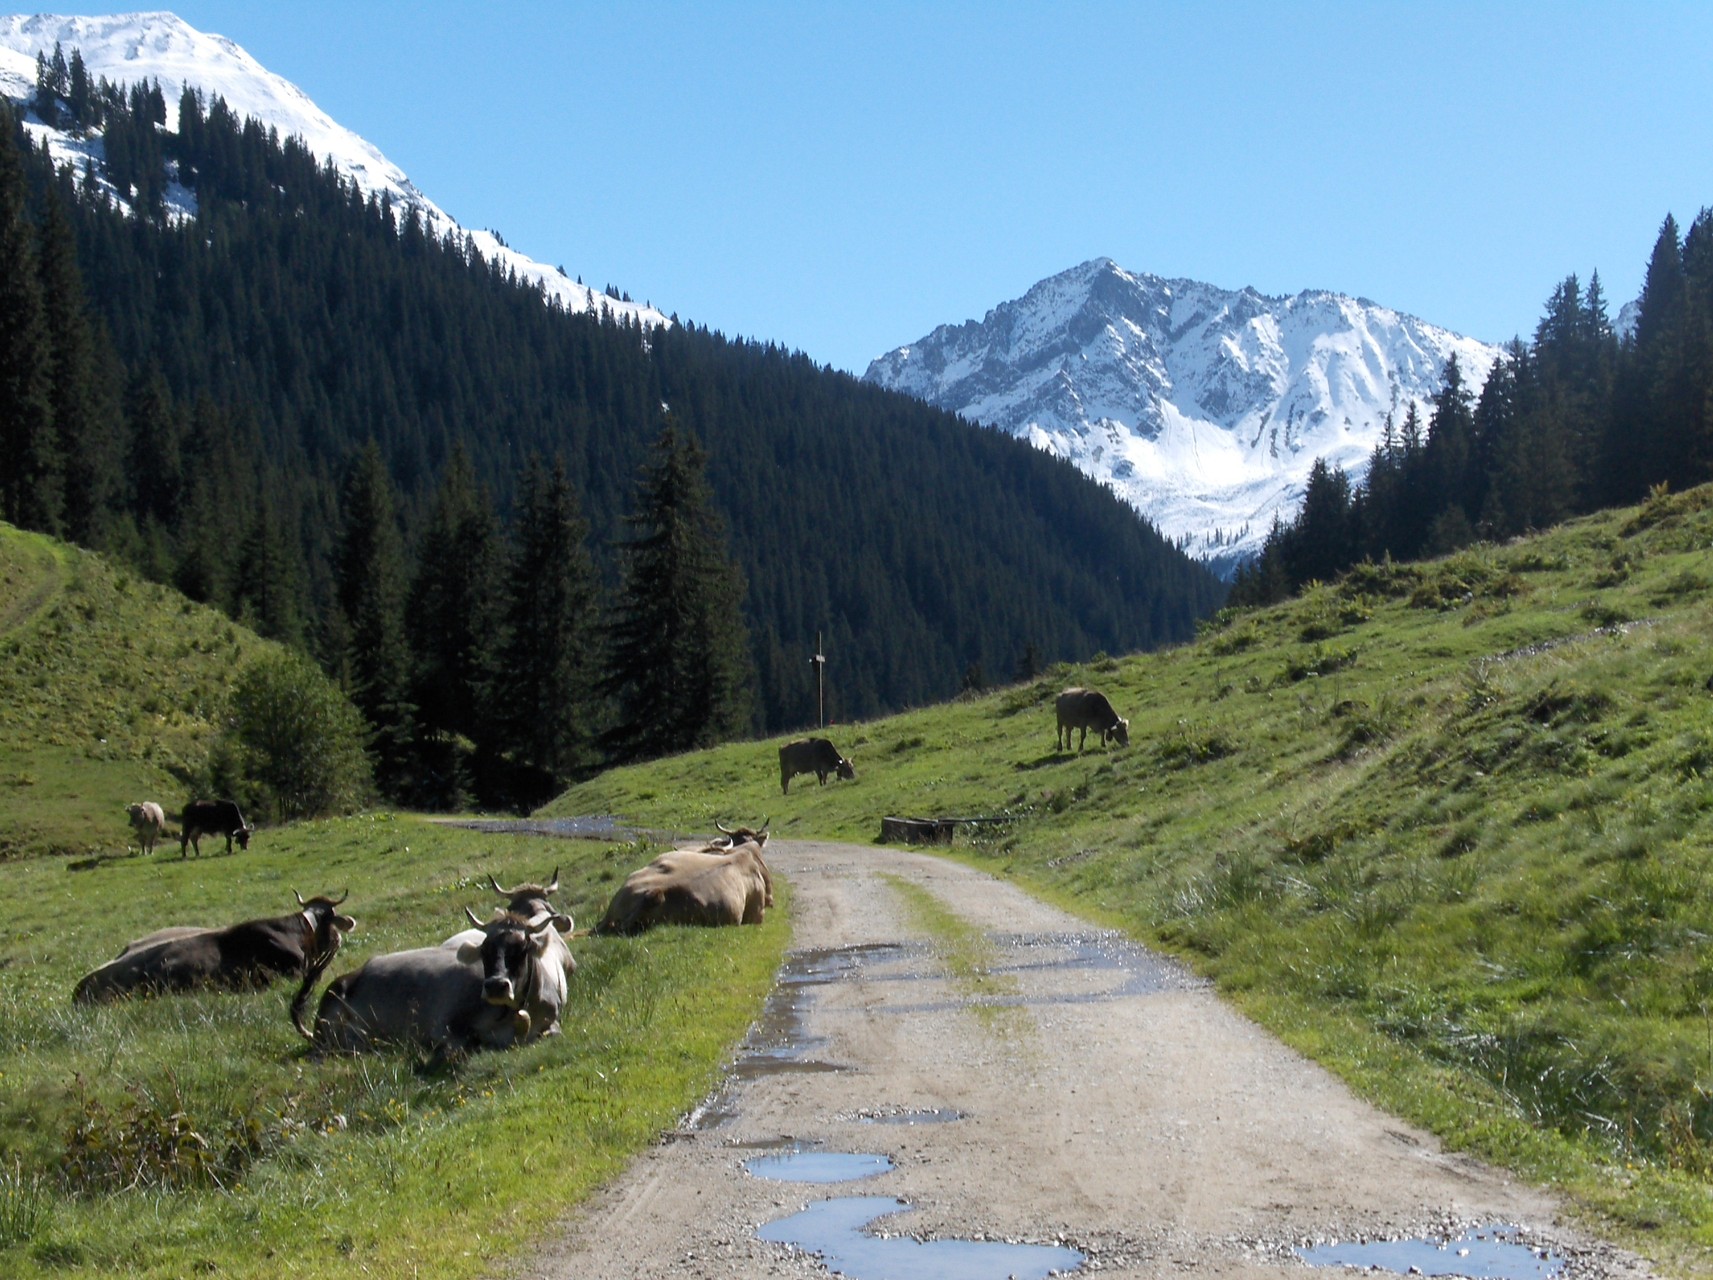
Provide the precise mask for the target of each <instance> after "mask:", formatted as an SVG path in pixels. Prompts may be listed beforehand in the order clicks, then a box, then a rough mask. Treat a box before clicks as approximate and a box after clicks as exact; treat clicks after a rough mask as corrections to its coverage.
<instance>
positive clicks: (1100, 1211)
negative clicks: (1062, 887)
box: [506, 840, 1653, 1280]
mask: <svg viewBox="0 0 1713 1280" xmlns="http://www.w3.org/2000/svg"><path fill="white" fill-rule="evenodd" d="M767 853H768V862H769V865H770V866H771V867H772V868H773V869H774V871H775V873H776V874H778V875H782V876H785V877H786V878H788V879H789V881H790V884H791V889H792V894H793V897H792V904H793V905H792V909H793V914H794V922H793V945H792V951H791V955H790V957H789V960H788V963H787V965H786V969H785V972H784V974H783V975H782V978H781V983H780V986H779V988H778V990H777V992H776V994H775V997H774V999H773V1000H772V1001H771V1002H770V1005H769V1011H768V1014H767V1016H766V1017H765V1018H764V1019H763V1020H762V1022H761V1023H760V1024H758V1026H757V1027H756V1028H755V1029H754V1030H753V1031H752V1034H751V1038H750V1043H749V1044H748V1045H747V1046H746V1049H745V1052H744V1053H743V1054H742V1055H741V1056H740V1058H739V1060H738V1061H737V1062H736V1063H734V1066H733V1071H732V1074H731V1076H730V1077H729V1079H728V1080H727V1083H726V1084H725V1086H724V1087H723V1088H722V1089H721V1090H720V1091H719V1092H718V1093H717V1094H716V1095H715V1096H714V1097H713V1098H711V1099H710V1100H709V1101H708V1103H707V1104H706V1105H705V1106H704V1107H703V1108H701V1109H700V1110H699V1111H698V1112H697V1113H695V1114H694V1115H692V1116H689V1117H687V1118H686V1119H685V1121H684V1123H683V1124H682V1125H681V1126H680V1127H679V1129H678V1130H677V1131H675V1132H674V1133H672V1134H670V1135H668V1136H667V1137H666V1138H665V1140H664V1141H662V1142H661V1143H659V1144H658V1145H657V1146H655V1147H654V1148H653V1149H651V1150H650V1151H648V1152H646V1153H645V1154H644V1155H642V1156H641V1157H640V1158H639V1159H638V1160H637V1161H636V1162H635V1163H634V1165H633V1166H632V1167H631V1168H630V1170H629V1171H628V1172H627V1173H626V1174H625V1176H623V1177H622V1178H621V1179H620V1180H619V1181H618V1182H616V1183H615V1184H614V1185H612V1186H611V1187H610V1188H608V1189H607V1190H606V1191H605V1192H604V1193H603V1194H601V1195H599V1196H597V1197H596V1198H595V1199H594V1200H593V1201H592V1202H591V1203H589V1204H587V1205H585V1206H583V1207H582V1208H581V1209H579V1210H578V1211H577V1212H576V1213H574V1214H573V1215H572V1216H571V1217H570V1218H569V1219H568V1220H567V1221H566V1222H565V1223H564V1224H562V1228H561V1231H560V1233H559V1234H558V1235H557V1236H556V1238H554V1239H552V1240H551V1241H549V1242H548V1243H546V1244H545V1245H544V1246H543V1247H542V1248H541V1249H540V1250H539V1251H538V1252H537V1253H536V1254H534V1255H533V1256H528V1257H525V1258H523V1259H521V1260H519V1261H518V1262H517V1263H516V1264H515V1265H514V1266H513V1267H512V1268H511V1269H510V1270H509V1271H508V1272H507V1273H506V1275H507V1277H508V1280H511V1278H512V1277H522V1276H530V1277H544V1278H545V1277H552V1278H554V1280H561V1278H569V1277H589V1276H601V1277H604V1278H607V1280H617V1278H620V1277H634V1278H638V1280H640V1278H642V1277H668V1276H670V1277H708V1278H713V1277H734V1276H741V1277H751V1276H788V1277H808V1276H825V1275H827V1274H828V1270H827V1267H826V1265H825V1264H824V1263H823V1262H822V1260H821V1258H820V1257H818V1256H817V1255H816V1254H815V1253H814V1252H812V1251H811V1249H813V1248H819V1247H822V1246H820V1245H817V1244H816V1243H815V1241H814V1240H813V1239H811V1240H810V1241H809V1242H808V1243H807V1244H803V1243H799V1244H797V1245H792V1244H786V1243H775V1242H771V1241H768V1240H763V1239H761V1238H760V1237H759V1236H758V1234H757V1233H758V1229H765V1230H768V1231H769V1233H770V1234H777V1233H779V1232H781V1231H785V1232H787V1233H788V1232H789V1228H790V1224H786V1226H784V1227H781V1226H779V1225H778V1223H779V1220H781V1219H788V1218H791V1216H792V1215H795V1214H798V1213H799V1212H800V1211H802V1210H804V1209H805V1208H807V1207H810V1206H813V1205H817V1204H820V1203H821V1202H826V1201H841V1202H842V1201H843V1199H844V1198H847V1197H878V1198H879V1199H876V1200H874V1201H872V1202H871V1203H869V1204H868V1205H867V1206H866V1207H864V1208H863V1213H869V1211H870V1210H872V1211H873V1212H875V1213H878V1212H881V1211H886V1212H887V1216H885V1217H882V1218H879V1219H878V1220H877V1221H875V1222H873V1223H872V1224H871V1225H870V1226H869V1227H868V1228H867V1231H868V1235H867V1236H865V1237H863V1241H864V1242H866V1243H867V1244H873V1241H874V1238H875V1237H876V1236H884V1237H890V1238H891V1239H890V1241H889V1242H888V1243H889V1247H890V1246H896V1247H897V1248H899V1249H901V1250H903V1254H902V1255H901V1256H900V1258H899V1259H898V1260H896V1262H895V1263H889V1264H886V1265H887V1266H889V1267H891V1274H892V1275H893V1276H904V1275H915V1274H921V1275H924V1276H946V1275H951V1274H958V1275H969V1276H971V1277H975V1276H983V1275H991V1276H993V1277H994V1278H995V1280H1004V1278H1005V1277H1006V1276H1008V1275H1010V1274H1013V1273H1015V1274H1017V1275H1019V1276H1022V1275H1026V1274H1045V1273H1044V1272H1041V1271H1037V1272H1033V1273H1031V1272H1030V1271H1029V1270H1028V1269H1027V1268H1028V1265H1031V1264H1032V1262H1033V1260H1034V1259H1036V1258H1037V1257H1040V1256H1045V1255H1037V1254H1034V1253H1029V1252H1019V1254H1018V1255H1017V1256H1016V1257H1015V1258H1013V1259H1010V1260H1009V1261H1002V1262H1000V1263H998V1264H996V1265H997V1269H995V1264H991V1263H989V1262H987V1261H985V1260H983V1259H982V1258H980V1257H979V1256H978V1255H977V1253H976V1251H975V1250H974V1249H973V1248H971V1249H970V1250H969V1251H968V1256H950V1257H946V1258H943V1259H940V1260H938V1261H934V1260H932V1259H931V1257H930V1255H929V1254H928V1253H927V1252H926V1251H924V1250H923V1249H922V1247H921V1245H920V1243H919V1242H926V1241H936V1242H943V1241H953V1240H962V1241H982V1242H988V1243H991V1242H996V1241H1008V1242H1016V1243H1029V1244H1034V1245H1044V1246H1059V1247H1068V1248H1071V1249H1075V1250H1078V1251H1080V1252H1081V1253H1082V1254H1083V1255H1084V1260H1083V1262H1082V1263H1081V1266H1082V1270H1081V1272H1080V1273H1079V1274H1085V1275H1095V1274H1098V1275H1105V1276H1124V1277H1162V1276H1182V1275H1196V1276H1219V1277H1240V1278H1248V1277H1254V1278H1257V1280H1260V1278H1262V1277H1265V1278H1267V1280H1277V1278H1281V1277H1294V1278H1295V1280H1306V1278H1309V1277H1312V1276H1313V1275H1315V1274H1316V1271H1315V1270H1314V1269H1312V1268H1310V1267H1309V1266H1308V1265H1307V1264H1306V1263H1305V1262H1304V1261H1303V1260H1301V1258H1299V1257H1298V1255H1297V1253H1296V1252H1295V1250H1296V1249H1297V1248H1298V1247H1300V1246H1303V1245H1305V1244H1310V1243H1315V1242H1325V1241H1331V1240H1337V1241H1346V1242H1348V1241H1361V1240H1374V1239H1381V1238H1386V1239H1395V1238H1402V1237H1422V1236H1437V1235H1441V1234H1444V1235H1452V1236H1455V1235H1457V1234H1458V1233H1459V1232H1460V1231H1463V1230H1464V1229H1466V1228H1471V1227H1486V1226H1489V1225H1491V1224H1508V1225H1514V1226H1516V1227H1518V1228H1520V1229H1521V1232H1522V1234H1521V1236H1520V1237H1519V1239H1520V1240H1521V1241H1523V1242H1524V1243H1526V1244H1528V1245H1530V1246H1532V1247H1533V1248H1535V1249H1537V1250H1540V1249H1544V1250H1547V1251H1549V1253H1550V1255H1551V1259H1556V1260H1558V1267H1559V1269H1558V1271H1557V1274H1559V1275H1562V1276H1565V1277H1567V1280H1581V1278H1584V1277H1612V1278H1614V1280H1629V1278H1631V1277H1644V1276H1650V1275H1652V1274H1653V1273H1652V1272H1651V1271H1650V1270H1649V1269H1648V1268H1647V1266H1646V1264H1644V1263H1642V1262H1641V1261H1639V1260H1637V1259H1635V1258H1633V1257H1631V1256H1628V1255H1625V1254H1622V1253H1620V1252H1619V1251H1617V1250H1615V1249H1612V1248H1610V1247H1607V1246H1605V1245H1602V1244H1601V1243H1599V1242H1597V1241H1593V1240H1589V1239H1587V1238H1585V1237H1584V1236H1582V1235H1580V1234H1579V1233H1578V1232H1577V1231H1576V1230H1574V1229H1573V1228H1572V1227H1571V1226H1569V1225H1568V1224H1567V1223H1566V1222H1565V1221H1564V1220H1563V1219H1562V1218H1561V1217H1560V1215H1559V1213H1558V1208H1557V1206H1556V1204H1555V1203H1554V1201H1553V1199H1552V1198H1551V1197H1550V1196H1549V1195H1548V1194H1546V1193H1545V1192H1542V1191H1540V1190H1538V1189H1536V1188H1533V1187H1530V1186H1527V1185H1523V1184H1521V1183H1519V1182H1517V1181H1516V1180H1514V1179H1512V1178H1510V1177H1509V1176H1507V1175H1506V1174H1504V1173H1503V1172H1500V1171H1496V1170H1493V1169H1490V1168H1488V1167H1486V1166H1484V1165H1482V1164H1480V1163H1478V1162H1476V1161H1474V1160H1471V1159H1469V1158H1467V1157H1463V1156H1459V1155H1454V1154H1448V1153H1446V1152H1444V1151H1442V1150H1440V1149H1439V1147H1438V1145H1437V1144H1436V1142H1435V1141H1434V1139H1433V1138H1432V1137H1430V1136H1429V1135H1427V1134H1425V1133H1422V1132H1419V1131H1416V1130H1413V1129H1412V1128H1410V1127H1409V1126H1408V1125H1406V1124H1403V1123H1401V1122H1400V1121H1398V1120H1396V1119H1393V1118H1392V1117H1390V1116H1387V1115H1385V1114H1383V1113H1381V1112H1379V1111H1377V1110H1375V1109H1374V1108H1373V1107H1371V1106H1369V1105H1368V1104H1366V1103H1364V1102H1361V1101H1359V1100H1358V1099H1357V1098H1355V1097H1354V1096H1353V1095H1352V1094H1351V1093H1350V1092H1349V1090H1348V1089H1346V1088H1345V1087H1344V1086H1343V1085H1342V1084H1341V1083H1339V1082H1338V1081H1337V1080H1335V1079H1334V1078H1333V1077H1332V1076H1330V1075H1329V1074H1327V1073H1326V1072H1325V1071H1323V1070H1322V1069H1321V1068H1319V1067H1317V1066H1315V1065H1314V1064H1313V1063H1310V1062H1308V1061H1307V1060H1305V1059H1304V1058H1302V1057H1301V1056H1299V1055H1298V1054H1296V1053H1295V1052H1293V1051H1291V1050H1289V1049H1287V1048H1285V1047H1283V1046H1282V1045H1280V1044H1279V1043H1278V1042H1277V1041H1275V1040H1274V1039H1272V1038H1271V1037H1270V1036H1268V1035H1267V1034H1265V1033H1264V1032H1262V1031H1261V1030H1260V1029H1259V1028H1257V1027H1256V1026H1254V1025H1253V1024H1252V1023H1250V1022H1248V1021H1246V1020H1245V1019H1244V1018H1242V1017H1240V1016H1238V1015H1237V1014H1235V1013H1233V1012H1232V1011H1231V1010H1230V1009H1229V1008H1228V1007H1227V1006H1226V1005H1225V1004H1223V1003H1222V1002H1221V1001H1220V1000H1219V999H1218V998H1217V997H1216V996H1215V995H1214V993H1213V992H1212V991H1211V990H1210V989H1209V988H1208V987H1207V986H1206V985H1205V984H1203V983H1201V982H1200V981H1198V980H1196V979H1195V978H1193V977H1191V976H1189V975H1188V974H1186V973H1184V972H1182V971H1181V970H1179V969H1178V968H1177V967H1175V966H1174V965H1172V964H1171V963H1169V962H1167V961H1165V960H1163V959H1161V958H1159V957H1157V956H1154V955H1152V954H1150V953H1149V952H1146V951H1144V950H1142V949H1141V948H1138V947H1136V946H1134V945H1133V944H1130V943H1128V942H1126V941H1125V940H1123V939H1122V938H1120V937H1117V936H1115V935H1111V934H1108V933H1105V932H1103V931H1101V930H1099V929H1096V928H1093V927H1091V926H1090V925H1089V924H1088V923H1087V922H1086V921H1083V920H1080V919H1078V918H1077V917H1074V916H1070V915H1067V914H1065V913H1064V912H1061V911H1058V910H1056V909H1054V908H1051V907H1047V906H1044V905H1042V904H1041V903H1039V902H1036V901H1035V900H1033V899H1031V898H1030V897H1028V896H1027V895H1025V894H1024V893H1022V892H1020V891H1019V890H1018V889H1016V888H1015V887H1013V886H1011V885H1009V884H1007V883H1005V882H1003V881H1000V880H996V879H994V878H992V877H990V876H987V875H984V874H982V873H980V872H978V871H973V870H970V869H968V868H966V867H963V866H960V865H958V864H956V863H953V862H949V861H946V860H944V859H940V858H935V857H932V856H929V855H926V854H921V853H917V852H913V851H908V850H901V849H896V848H887V847H872V848H871V847H867V846H853V845H840V844H830V843H813V842H804V841H779V840H775V841H773V842H770V843H769V845H768V846H767ZM894 878H897V879H901V880H905V881H909V882H911V883H914V884H916V885H920V886H921V887H923V888H924V889H926V890H928V891H929V892H930V893H932V894H933V895H934V896H935V897H936V898H937V899H939V900H940V902H941V903H943V904H944V905H945V906H946V907H947V908H949V909H950V910H952V911H954V912H956V913H957V915H958V916H960V917H961V918H962V919H964V920H965V921H967V922H968V923H970V924H971V925H974V926H976V927H978V928H980V929H982V930H983V931H985V932H986V933H987V934H988V936H989V937H990V939H991V940H992V941H993V943H994V944H995V946H996V947H997V948H998V951H999V954H1000V955H1001V957H1002V961H1001V963H1000V964H999V965H998V967H997V969H996V971H995V972H994V974H993V981H994V982H995V983H996V984H997V986H998V987H999V988H1000V992H1001V994H1000V995H999V996H997V997H996V998H995V999H994V1000H992V1001H990V1002H987V1003H986V1004H985V1005H984V1006H983V1007H982V1008H979V1009H978V1008H976V1007H975V1006H974V1005H973V1004H972V1001H971V999H970V998H969V995H968V992H967V988H960V987H959V986H958V985H957V984H956V983H955V982H954V981H953V980H952V979H951V978H950V976H949V975H948V974H947V973H946V972H945V970H944V968H943V966H942V965H941V964H940V962H939V960H938V958H937V956H936V954H935V952H934V950H933V948H932V946H931V945H930V940H929V939H928V938H926V937H925V936H923V935H922V934H921V933H920V931H919V930H918V929H917V928H916V926H915V925H914V924H913V923H912V921H911V916H910V913H909V911H908V909H907V907H908V904H907V903H906V901H905V899H904V896H903V895H902V894H901V893H900V892H899V890H898V889H897V888H896V887H895V883H894ZM798 1153H809V1154H810V1155H812V1156H822V1157H825V1156H829V1155H834V1154H837V1153H851V1154H853V1155H865V1156H871V1157H885V1158H887V1159H888V1160H890V1162H891V1165H892V1167H891V1169H890V1171H888V1172H882V1173H880V1174H879V1175H878V1176H873V1177H868V1178H865V1179H863V1180H862V1181H855V1182H841V1183H806V1182H800V1181H779V1180H775V1179H772V1178H768V1177H762V1176H757V1174H755V1173H752V1172H751V1171H750V1167H749V1166H750V1165H751V1163H752V1162H755V1161H758V1160H765V1159H766V1158H768V1157H779V1156H790V1155H794V1154H798ZM870 1164H871V1166H872V1165H876V1164H879V1165H881V1167H884V1162H883V1161H870ZM757 1167H758V1168H760V1167H761V1166H757ZM823 1207H824V1208H832V1207H836V1206H831V1205H828V1206H823ZM858 1216H859V1217H860V1216H862V1214H859V1215H858ZM870 1216H872V1214H870ZM794 1221H795V1219H793V1222H794ZM767 1224H775V1225H774V1226H773V1227H768V1225H767ZM1455 1248H1456V1246H1455V1245H1454V1246H1453V1250H1452V1252H1453V1253H1455ZM835 1252H837V1251H836V1250H835ZM860 1252H861V1250H860V1249H854V1247H853V1252H851V1253H850V1255H849V1256H848V1257H847V1256H845V1255H842V1254H841V1255H840V1256H839V1257H838V1258H835V1261H837V1262H838V1263H839V1265H840V1267H841V1270H842V1272H843V1273H844V1274H847V1275H850V1276H852V1277H853V1278H854V1280H881V1276H882V1275H883V1274H886V1273H885V1272H884V1271H882V1270H878V1269H872V1268H873V1267H875V1266H879V1265H880V1264H871V1263H869V1262H868V1261H866V1260H863V1259H861V1258H860V1257H859V1254H860ZM1514 1252H1515V1253H1516V1254H1517V1255H1518V1256H1520V1257H1521V1258H1522V1259H1523V1261H1524V1263H1525V1264H1533V1265H1532V1266H1524V1267H1523V1269H1521V1270H1518V1271H1516V1272H1515V1274H1516V1275H1518V1276H1522V1275H1531V1276H1532V1275H1536V1274H1543V1273H1545V1272H1546V1270H1547V1269H1548V1265H1549V1263H1548V1262H1540V1263H1534V1259H1535V1258H1536V1257H1537V1255H1535V1254H1531V1253H1530V1252H1528V1251H1527V1250H1515V1251H1514ZM966 1264H967V1266H968V1267H969V1268H972V1269H969V1270H965V1271H958V1270H956V1267H958V1266H965V1265H966ZM1069 1265H1075V1263H1074V1260H1073V1262H1072V1263H1071V1264H1069ZM984 1266H985V1267H986V1269H985V1270H984V1269H983V1267H984ZM912 1267H914V1268H915V1270H912V1269H911V1268H912ZM865 1268H869V1269H865ZM1333 1274H1335V1273H1333Z"/></svg>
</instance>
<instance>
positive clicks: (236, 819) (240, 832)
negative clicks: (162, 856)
mask: <svg viewBox="0 0 1713 1280" xmlns="http://www.w3.org/2000/svg"><path fill="white" fill-rule="evenodd" d="M179 828H180V829H179V833H178V856H179V857H181V858H182V857H184V855H185V850H187V849H189V848H190V847H192V846H195V848H196V856H197V857H199V858H200V857H201V856H202V837H203V836H225V837H226V852H227V853H231V852H232V842H233V841H234V840H236V841H237V842H238V847H239V848H240V849H248V848H249V847H250V833H251V832H252V831H254V830H255V828H254V827H252V826H251V825H250V824H249V823H247V822H245V821H244V815H243V814H241V813H239V812H238V802H237V801H236V800H192V801H191V802H190V803H189V804H187V805H185V807H184V818H183V819H182V821H181V822H180V823H179Z"/></svg>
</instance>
